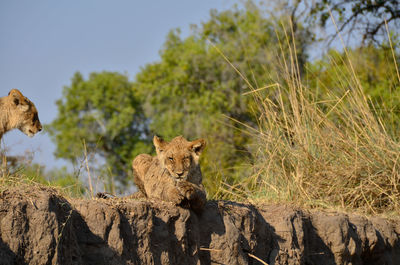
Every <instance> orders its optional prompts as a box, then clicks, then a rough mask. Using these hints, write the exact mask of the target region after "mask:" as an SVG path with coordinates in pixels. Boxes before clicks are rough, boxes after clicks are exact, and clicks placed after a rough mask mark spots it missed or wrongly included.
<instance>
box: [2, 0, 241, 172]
mask: <svg viewBox="0 0 400 265" xmlns="http://www.w3.org/2000/svg"><path fill="white" fill-rule="evenodd" d="M235 2H237V1H233V0H201V1H188V0H169V1H165V0H147V1H138V0H136V1H135V0H130V1H129V0H114V1H106V0H85V1H78V0H69V1H54V0H35V1H32V0H14V1H1V2H0V36H1V41H0V58H1V59H0V96H5V95H7V93H8V91H9V90H10V89H12V88H18V89H20V90H21V91H22V93H23V94H24V95H25V96H27V97H28V98H30V99H31V100H32V101H33V102H34V103H35V105H36V107H37V109H38V111H39V117H40V120H41V122H42V123H43V124H46V123H49V122H51V121H52V120H53V119H54V118H55V117H56V115H57V108H56V105H55V101H56V100H57V99H59V98H61V97H62V88H63V86H66V85H69V83H70V78H71V77H72V75H73V74H74V72H76V71H80V72H81V73H83V74H84V75H85V76H87V75H88V74H89V73H91V72H96V71H103V70H107V71H117V72H121V73H126V74H128V76H129V77H130V79H133V78H134V76H135V74H136V73H137V72H138V71H139V70H140V67H141V66H144V65H145V64H147V63H150V62H154V61H156V60H157V59H158V58H159V56H158V51H159V50H160V48H161V47H162V45H163V43H164V40H165V37H166V35H167V33H168V32H169V31H170V30H171V29H174V28H178V27H179V28H181V30H182V35H183V36H186V35H187V34H189V32H190V30H189V29H190V24H199V23H200V22H202V21H203V22H204V21H207V19H208V18H209V11H210V9H217V10H225V9H228V8H230V7H232V5H233V4H234V3H235ZM1 147H2V148H6V149H7V150H8V151H7V154H8V155H24V154H25V153H27V152H28V153H33V154H34V161H35V162H38V163H40V164H43V165H45V166H46V168H48V169H50V168H52V167H59V166H62V165H65V164H66V163H65V161H62V160H56V159H55V158H54V156H53V152H54V150H55V146H54V145H53V143H52V142H51V141H50V139H49V137H48V135H47V134H46V133H45V132H41V133H39V134H37V135H36V136H35V137H33V138H28V137H26V136H25V135H23V134H22V133H21V132H19V131H18V130H14V131H11V132H9V133H7V134H6V135H5V136H4V137H3V139H2V143H1Z"/></svg>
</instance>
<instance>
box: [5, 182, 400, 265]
mask: <svg viewBox="0 0 400 265" xmlns="http://www.w3.org/2000/svg"><path fill="white" fill-rule="evenodd" d="M399 234H400V223H399V222H396V221H390V220H386V219H383V218H366V217H362V216H359V215H353V214H344V213H332V212H316V211H306V210H301V209H298V208H295V207H289V206H284V205H265V206H259V207H255V206H252V205H249V204H241V203H236V202H229V201H210V202H208V203H207V206H206V208H205V210H204V212H203V213H202V214H201V215H197V214H195V213H194V212H192V211H189V210H187V209H182V208H179V207H175V206H173V205H171V204H168V203H162V202H149V201H143V200H129V199H125V200H122V199H107V200H106V199H97V200H83V199H80V200H77V199H69V200H67V199H65V198H63V197H62V196H60V195H58V193H57V192H56V191H54V190H52V189H48V188H44V187H17V188H11V189H7V190H4V191H3V192H1V193H0V264H173V265H177V264H178V265H179V264H182V265H184V264H185V265H186V264H228V265H234V264H270V265H271V264H307V265H311V264H353V265H355V264H371V265H372V264H393V265H395V264H400V237H399Z"/></svg>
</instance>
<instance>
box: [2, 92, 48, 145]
mask: <svg viewBox="0 0 400 265" xmlns="http://www.w3.org/2000/svg"><path fill="white" fill-rule="evenodd" d="M16 128H18V129H19V130H20V131H21V132H23V133H24V134H26V135H28V136H29V137H32V136H33V135H35V134H36V133H37V132H40V131H41V130H42V125H41V124H40V121H39V116H38V112H37V110H36V107H35V105H34V104H33V102H32V101H30V100H29V99H28V98H26V97H24V95H22V93H21V92H20V91H19V90H18V89H12V90H11V91H10V92H9V93H8V96H6V97H2V98H0V140H1V137H2V136H3V134H5V133H6V132H8V131H10V130H12V129H16Z"/></svg>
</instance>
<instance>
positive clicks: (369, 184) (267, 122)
mask: <svg viewBox="0 0 400 265" xmlns="http://www.w3.org/2000/svg"><path fill="white" fill-rule="evenodd" d="M295 51H296V47H295V46H294V45H291V47H290V50H289V55H290V56H289V57H288V58H289V59H288V60H286V59H285V56H282V58H281V59H280V60H281V61H280V63H281V65H282V66H283V67H282V73H281V75H282V77H283V78H282V80H280V81H277V82H276V83H275V84H272V85H273V86H275V88H276V93H275V94H274V96H273V97H271V96H269V97H265V93H263V89H259V88H254V87H251V86H250V89H251V91H250V92H249V93H246V95H244V96H250V95H252V96H253V97H254V100H255V101H256V102H257V110H256V113H257V115H258V120H259V125H258V128H256V129H255V128H250V127H247V129H246V133H249V134H251V135H252V137H253V139H254V145H253V149H252V150H253V155H254V157H255V158H256V161H255V163H254V165H253V166H252V170H253V175H252V177H250V178H246V179H244V180H243V181H242V182H241V183H239V184H237V185H235V186H233V187H230V189H229V190H230V194H229V197H230V198H236V199H243V198H247V199H250V200H252V201H266V200H267V201H271V200H272V201H278V202H282V201H285V202H295V203H297V204H301V205H310V206H319V207H321V206H322V207H330V208H331V207H334V208H337V207H340V208H343V209H351V210H354V209H357V210H360V211H362V212H365V213H374V214H376V213H382V212H397V213H398V212H400V163H399V159H400V144H399V143H398V142H397V141H395V140H394V139H393V137H391V136H390V135H389V133H388V132H387V131H386V129H385V123H384V121H383V120H382V119H381V118H380V117H379V115H378V114H377V112H376V111H375V110H374V107H373V104H372V103H371V102H369V100H368V97H367V96H366V95H365V93H364V92H363V88H362V86H361V84H360V82H359V81H358V78H357V76H356V74H355V71H354V68H353V65H352V62H351V61H350V59H349V60H348V61H347V62H346V65H347V67H348V68H347V70H346V71H347V73H343V72H337V73H336V76H335V77H334V78H338V79H339V82H338V83H340V84H341V85H340V87H339V89H338V90H337V91H336V92H335V93H330V92H329V91H327V92H326V93H327V94H326V95H324V100H320V99H319V98H320V97H319V96H318V95H316V90H315V89H310V87H308V86H307V84H305V82H304V81H302V79H301V76H300V71H299V67H298V64H297V62H296V54H295ZM348 58H349V57H348ZM332 63H333V64H335V63H337V62H335V61H332ZM235 70H236V69H235ZM320 85H321V86H323V84H320ZM265 87H270V86H268V85H267V86H265ZM338 91H339V92H338ZM245 126H246V125H245ZM222 188H223V187H222ZM222 190H223V189H222ZM223 192H225V190H223Z"/></svg>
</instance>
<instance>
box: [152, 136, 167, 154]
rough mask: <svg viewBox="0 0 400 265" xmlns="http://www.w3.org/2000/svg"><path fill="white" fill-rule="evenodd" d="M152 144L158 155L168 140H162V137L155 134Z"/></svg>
mask: <svg viewBox="0 0 400 265" xmlns="http://www.w3.org/2000/svg"><path fill="white" fill-rule="evenodd" d="M153 144H154V146H155V147H156V152H157V155H159V154H160V153H161V152H162V151H163V150H164V149H165V146H166V145H167V144H168V142H167V141H164V140H163V139H162V138H160V137H158V136H157V135H154V137H153Z"/></svg>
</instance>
